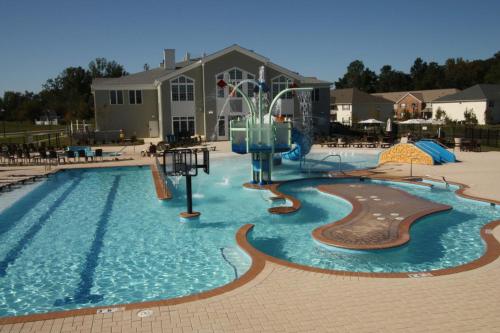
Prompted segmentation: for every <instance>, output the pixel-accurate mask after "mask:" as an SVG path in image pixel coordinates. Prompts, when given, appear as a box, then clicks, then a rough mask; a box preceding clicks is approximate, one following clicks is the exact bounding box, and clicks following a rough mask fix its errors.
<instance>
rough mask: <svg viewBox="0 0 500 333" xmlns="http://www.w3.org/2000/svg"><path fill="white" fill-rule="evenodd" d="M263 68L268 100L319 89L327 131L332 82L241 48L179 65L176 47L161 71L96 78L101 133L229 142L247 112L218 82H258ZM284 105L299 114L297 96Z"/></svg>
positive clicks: (318, 128)
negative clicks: (294, 90)
mask: <svg viewBox="0 0 500 333" xmlns="http://www.w3.org/2000/svg"><path fill="white" fill-rule="evenodd" d="M261 66H264V67H265V71H266V84H267V86H268V87H269V88H270V91H269V95H270V96H269V98H273V96H276V95H277V94H278V93H279V92H280V91H281V90H283V89H285V88H287V87H290V86H292V85H293V86H295V85H297V86H301V87H312V88H314V91H313V93H312V114H313V119H314V131H315V132H316V133H317V134H326V133H328V130H329V117H330V110H329V107H330V86H331V83H330V82H327V81H322V80H319V79H317V78H315V77H306V76H302V75H300V74H299V73H297V72H294V71H291V70H289V69H286V68H284V67H282V66H280V65H277V64H275V63H273V62H271V61H270V60H269V59H268V58H266V57H264V56H262V55H260V54H257V53H256V52H254V51H252V50H248V49H245V48H243V47H241V46H239V45H232V46H230V47H228V48H225V49H223V50H220V51H218V52H215V53H213V54H210V55H206V56H202V57H199V58H193V59H191V58H190V57H189V56H186V57H185V59H184V60H183V61H180V62H176V57H175V50H174V49H165V50H164V59H163V62H162V63H161V64H160V67H159V68H155V69H151V70H147V71H143V72H140V73H136V74H131V75H127V76H123V77H120V78H105V79H95V80H94V82H93V84H92V92H93V94H94V102H95V121H96V129H97V130H100V131H106V130H120V129H122V130H124V131H125V134H126V135H127V136H132V135H135V136H137V137H158V138H160V139H164V138H165V137H166V136H167V135H171V134H176V135H178V136H189V135H202V136H205V137H206V138H207V139H209V140H227V139H228V138H229V122H230V120H231V119H233V118H237V117H241V116H242V115H244V114H246V113H248V110H247V106H246V105H245V103H244V102H243V99H242V97H241V96H238V95H237V94H236V95H234V94H233V95H234V96H229V94H230V91H229V88H228V87H227V86H225V87H224V86H222V85H218V84H217V83H218V82H219V81H220V80H221V79H225V80H229V81H230V82H231V83H233V84H236V83H238V82H241V81H242V80H246V79H257V76H258V73H259V68H260V67H261ZM242 88H243V91H244V92H246V93H247V94H248V95H249V96H250V97H251V96H252V95H253V90H254V85H253V84H252V83H244V84H243V85H242ZM228 97H229V99H228ZM280 106H281V114H282V115H285V116H287V117H290V118H294V117H295V118H297V117H299V116H300V115H299V114H298V113H299V102H298V100H297V97H296V96H294V95H293V94H285V95H284V96H283V98H282V100H281V103H280Z"/></svg>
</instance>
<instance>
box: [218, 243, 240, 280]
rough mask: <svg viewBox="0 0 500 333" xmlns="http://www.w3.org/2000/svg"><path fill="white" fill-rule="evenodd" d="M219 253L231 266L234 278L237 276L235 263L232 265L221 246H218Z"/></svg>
mask: <svg viewBox="0 0 500 333" xmlns="http://www.w3.org/2000/svg"><path fill="white" fill-rule="evenodd" d="M220 254H221V255H222V259H224V261H225V262H227V263H228V264H229V266H231V267H232V268H233V271H234V279H235V280H236V279H237V278H238V269H237V268H236V266H235V265H233V263H232V262H230V261H229V259H227V257H226V255H225V254H224V248H223V247H221V248H220Z"/></svg>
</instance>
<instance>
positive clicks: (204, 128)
mask: <svg viewBox="0 0 500 333" xmlns="http://www.w3.org/2000/svg"><path fill="white" fill-rule="evenodd" d="M201 79H202V80H203V81H202V89H203V135H204V136H205V139H206V137H207V103H206V95H207V94H206V92H207V91H206V90H205V64H202V65H201ZM195 122H196V120H195ZM195 125H196V123H195Z"/></svg>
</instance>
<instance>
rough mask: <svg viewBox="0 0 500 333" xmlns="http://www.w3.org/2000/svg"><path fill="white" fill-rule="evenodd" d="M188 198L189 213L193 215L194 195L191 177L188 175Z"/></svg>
mask: <svg viewBox="0 0 500 333" xmlns="http://www.w3.org/2000/svg"><path fill="white" fill-rule="evenodd" d="M186 196H187V212H188V214H193V193H192V190H191V175H189V174H188V175H186Z"/></svg>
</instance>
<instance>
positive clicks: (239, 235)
mask: <svg viewBox="0 0 500 333" xmlns="http://www.w3.org/2000/svg"><path fill="white" fill-rule="evenodd" d="M147 165H148V164H146V165H140V166H141V167H144V166H147ZM134 166H139V165H132V166H102V168H114V167H134ZM97 168H100V167H97ZM68 169H70V170H71V169H85V168H84V167H83V168H68ZM68 169H65V168H61V169H56V170H53V171H52V172H50V173H57V172H59V171H63V170H68ZM90 169H91V168H90ZM336 178H340V179H345V178H348V179H349V178H353V179H361V178H364V179H373V180H381V181H388V182H401V183H410V184H412V185H415V186H427V187H431V186H429V184H425V183H419V182H413V181H408V180H405V179H401V180H398V179H394V178H385V177H383V176H382V177H381V176H380V175H376V176H374V177H370V176H345V177H336ZM420 178H422V179H428V180H431V181H437V182H441V181H440V180H436V179H433V178H430V177H420ZM312 179H332V178H328V177H311V178H299V179H292V180H289V181H281V182H276V183H274V184H271V186H272V185H274V186H272V187H273V188H272V189H271V188H269V187H267V186H269V185H267V186H263V187H260V189H265V190H271V192H273V193H275V194H277V195H285V194H284V193H281V192H279V190H278V187H280V186H281V185H283V184H285V183H289V182H295V181H303V180H306V181H307V180H312ZM333 179H335V178H333ZM447 183H449V184H452V185H457V186H458V187H459V188H458V189H457V190H456V191H455V194H456V195H457V196H460V197H464V198H466V199H472V200H477V201H481V202H486V203H492V204H495V205H500V201H497V200H492V199H485V198H481V197H476V196H474V195H470V194H465V193H464V191H465V190H467V189H469V188H470V187H469V186H468V185H465V184H462V183H458V182H453V181H448V182H447ZM266 187H267V188H266ZM249 188H250V187H249ZM292 198H293V197H292ZM293 199H295V198H293ZM295 200H296V201H297V202H298V203H299V208H300V201H298V200H297V199H295ZM294 211H296V210H294ZM499 225H500V220H494V221H491V222H489V223H487V224H485V225H483V227H482V228H481V230H480V236H481V238H482V240H483V241H484V242H485V244H486V251H485V253H484V254H483V255H482V256H481V257H479V258H477V259H475V260H473V261H471V262H468V263H465V264H463V265H459V266H455V267H451V268H445V269H440V270H435V271H424V272H395V273H369V272H351V271H337V270H330V269H323V268H317V267H312V266H306V265H301V264H296V263H293V262H290V261H286V260H283V259H279V258H276V257H273V256H270V255H267V254H265V253H263V252H261V251H259V250H258V249H256V248H254V247H253V246H252V245H251V244H250V242H249V241H248V238H247V236H248V234H249V233H250V232H251V231H252V230H253V228H254V225H253V224H245V225H243V226H241V227H240V228H239V229H238V231H237V232H236V243H237V245H238V246H239V247H240V248H241V249H242V250H243V251H244V252H246V253H247V254H248V255H249V256H250V257H251V259H252V263H251V266H250V268H249V269H248V271H246V272H245V273H244V274H243V275H242V276H241V277H239V278H238V279H236V280H233V281H232V282H230V283H228V284H225V285H223V286H220V287H217V288H214V289H210V290H207V291H203V292H201V293H196V294H191V295H186V296H181V297H177V298H168V299H163V300H156V301H145V302H134V303H122V304H113V305H107V306H97V307H86V308H81V309H74V310H63V311H53V312H46V313H36V314H28V315H20V316H9V317H0V325H9V324H19V323H27V322H34V321H44V320H54V319H61V318H68V317H74V316H84V315H96V314H97V310H99V309H108V308H122V309H123V310H125V311H127V310H137V309H143V308H150V307H157V306H172V305H178V304H183V303H189V302H193V301H198V300H204V299H208V298H211V297H215V296H220V295H222V294H224V293H227V292H230V291H233V290H235V289H237V288H239V287H242V286H244V285H246V284H247V283H249V282H251V281H252V280H254V279H255V278H256V277H257V275H259V274H260V273H261V272H262V271H263V270H264V267H265V265H266V263H267V262H270V263H274V264H277V265H280V266H284V267H288V268H293V269H297V270H302V271H306V272H312V273H322V274H328V275H337V276H345V277H356V278H360V277H361V278H415V277H427V276H443V275H450V274H456V273H461V272H465V271H470V270H474V269H477V268H480V267H483V266H486V265H488V264H490V263H492V262H494V261H495V260H496V259H498V258H499V257H500V242H499V241H498V240H497V239H496V237H495V236H494V234H493V233H491V232H487V231H491V230H493V229H494V228H496V227H497V226H499ZM418 274H424V275H422V276H412V275H418ZM425 274H428V275H425Z"/></svg>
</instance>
